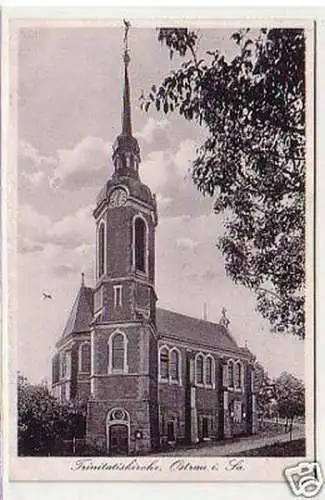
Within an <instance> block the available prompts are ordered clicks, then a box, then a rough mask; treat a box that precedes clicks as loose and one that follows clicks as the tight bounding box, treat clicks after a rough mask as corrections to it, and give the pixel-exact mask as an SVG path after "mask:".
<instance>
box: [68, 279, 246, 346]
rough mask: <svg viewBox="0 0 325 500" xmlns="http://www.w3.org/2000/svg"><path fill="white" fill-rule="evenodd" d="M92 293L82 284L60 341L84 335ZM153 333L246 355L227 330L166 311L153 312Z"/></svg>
mask: <svg viewBox="0 0 325 500" xmlns="http://www.w3.org/2000/svg"><path fill="white" fill-rule="evenodd" d="M93 304H94V290H93V289H92V288H90V287H86V286H84V285H83V284H82V285H81V287H80V290H79V293H78V295H77V297H76V299H75V301H74V304H73V306H72V309H71V312H70V314H69V317H68V321H67V323H66V326H65V328H64V330H63V334H62V336H61V340H64V339H65V338H67V337H68V336H69V335H71V334H73V333H88V332H89V331H90V323H91V321H92V320H93V310H94V305H93ZM156 326H157V331H158V333H159V335H160V337H161V338H162V339H164V338H166V340H167V339H173V340H175V341H181V342H185V343H189V344H192V345H193V344H196V345H201V346H206V347H207V348H210V349H211V348H213V347H215V348H220V349H226V350H231V351H234V350H235V351H241V352H242V353H245V354H248V353H249V351H248V350H247V352H246V349H245V348H241V347H239V346H238V345H237V343H236V341H235V340H234V338H233V337H232V336H231V335H230V333H229V332H228V330H227V329H226V328H225V327H224V326H223V325H220V324H218V323H212V322H211V321H206V320H203V319H199V318H193V317H191V316H187V315H185V314H180V313H177V312H174V311H169V310H167V309H160V308H157V310H156Z"/></svg>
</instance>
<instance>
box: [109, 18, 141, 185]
mask: <svg viewBox="0 0 325 500" xmlns="http://www.w3.org/2000/svg"><path fill="white" fill-rule="evenodd" d="M123 22H124V52H123V61H124V90H123V106H122V132H121V134H120V135H119V136H118V137H117V139H116V142H115V144H114V146H113V162H114V166H115V172H114V174H113V177H115V178H116V177H118V178H120V177H125V176H129V177H135V178H138V169H139V163H140V148H139V144H138V141H137V140H136V138H135V137H133V136H132V124H131V99H130V83H129V74H128V66H129V63H130V55H129V47H128V32H129V29H130V26H131V24H130V23H129V21H126V20H125V19H124V20H123Z"/></svg>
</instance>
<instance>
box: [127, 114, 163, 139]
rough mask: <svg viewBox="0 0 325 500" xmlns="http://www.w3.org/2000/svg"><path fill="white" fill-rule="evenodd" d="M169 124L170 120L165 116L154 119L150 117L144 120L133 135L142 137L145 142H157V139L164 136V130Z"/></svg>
mask: <svg viewBox="0 0 325 500" xmlns="http://www.w3.org/2000/svg"><path fill="white" fill-rule="evenodd" d="M169 126H170V122H169V121H168V120H167V118H164V119H163V120H155V119H154V118H152V117H150V118H148V120H147V121H146V123H145V125H144V126H143V128H142V130H140V131H139V132H136V133H135V134H134V135H135V136H136V137H137V139H140V140H141V139H143V140H144V141H146V142H147V143H152V142H154V141H157V142H158V141H159V140H161V139H165V138H166V131H167V129H168V127H169Z"/></svg>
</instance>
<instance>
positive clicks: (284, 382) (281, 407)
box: [274, 372, 305, 430]
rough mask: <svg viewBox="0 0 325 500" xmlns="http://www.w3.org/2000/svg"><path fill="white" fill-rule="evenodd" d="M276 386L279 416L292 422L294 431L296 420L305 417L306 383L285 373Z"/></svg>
mask: <svg viewBox="0 0 325 500" xmlns="http://www.w3.org/2000/svg"><path fill="white" fill-rule="evenodd" d="M274 384H275V391H276V399H277V407H278V412H279V415H280V417H284V418H286V420H287V421H288V420H290V430H292V424H293V420H294V418H295V417H298V416H302V417H303V416H304V415H305V387H304V383H303V382H302V380H299V379H298V378H296V377H294V376H293V375H291V374H290V373H287V372H283V373H281V375H280V376H279V377H278V378H277V379H275V381H274Z"/></svg>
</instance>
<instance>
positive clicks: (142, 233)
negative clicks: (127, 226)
mask: <svg viewBox="0 0 325 500" xmlns="http://www.w3.org/2000/svg"><path fill="white" fill-rule="evenodd" d="M146 247H147V227H146V224H145V222H144V220H143V219H141V218H140V217H137V218H136V219H135V222H134V257H135V269H136V270H138V271H142V272H144V273H145V272H146V253H147V251H146V250H147V248H146Z"/></svg>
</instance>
